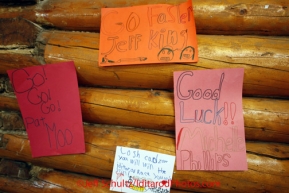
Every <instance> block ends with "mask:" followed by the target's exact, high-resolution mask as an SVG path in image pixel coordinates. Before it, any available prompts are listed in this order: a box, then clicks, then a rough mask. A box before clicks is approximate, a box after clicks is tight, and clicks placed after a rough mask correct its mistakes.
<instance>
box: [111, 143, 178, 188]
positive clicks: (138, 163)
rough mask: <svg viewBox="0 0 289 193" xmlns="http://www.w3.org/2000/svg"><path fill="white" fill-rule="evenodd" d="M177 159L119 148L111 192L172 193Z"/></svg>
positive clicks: (149, 152)
mask: <svg viewBox="0 0 289 193" xmlns="http://www.w3.org/2000/svg"><path fill="white" fill-rule="evenodd" d="M174 164H175V156H171V155H166V154H162V153H157V152H151V151H146V150H140V149H134V148H128V147H121V146H117V147H116V153H115V158H114V165H113V171H112V177H111V183H110V190H112V191H118V192H131V193H135V192H147V193H154V192H169V191H170V187H171V180H172V175H173V170H174Z"/></svg>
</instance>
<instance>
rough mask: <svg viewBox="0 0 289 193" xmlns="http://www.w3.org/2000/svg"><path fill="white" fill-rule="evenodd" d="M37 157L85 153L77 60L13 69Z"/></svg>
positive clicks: (33, 149) (9, 73) (18, 98)
mask: <svg viewBox="0 0 289 193" xmlns="http://www.w3.org/2000/svg"><path fill="white" fill-rule="evenodd" d="M8 75H9V78H10V80H11V83H12V85H13V88H14V92H15V94H16V97H17V100H18V103H19V107H20V110H21V113H22V117H23V121H24V125H25V127H26V131H27V133H28V138H29V140H30V146H31V151H32V156H33V157H40V156H49V155H61V154H74V153H84V152H85V144H84V133H83V125H82V117H81V109H80V99H79V91H78V84H77V77H76V71H75V66H74V63H73V62H64V63H59V64H49V65H44V66H34V67H28V68H23V69H16V70H9V71H8Z"/></svg>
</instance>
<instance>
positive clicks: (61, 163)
mask: <svg viewBox="0 0 289 193" xmlns="http://www.w3.org/2000/svg"><path fill="white" fill-rule="evenodd" d="M84 130H85V142H86V153H85V154H77V155H63V156H51V157H41V158H34V159H33V158H32V157H31V151H30V146H29V141H28V140H27V137H26V136H21V135H9V134H4V135H2V137H1V142H2V144H1V148H0V157H3V158H9V159H14V160H21V161H26V162H31V163H32V164H35V165H39V166H44V167H53V168H56V169H61V170H67V171H71V172H77V173H83V174H89V175H93V176H99V177H104V178H110V177H111V173H112V167H113V162H114V155H115V149H116V146H125V147H133V148H138V149H144V150H149V151H155V152H159V153H165V154H169V155H175V141H174V138H173V137H165V136H160V135H158V134H152V133H145V132H143V131H141V130H132V129H126V128H119V127H107V126H106V127H103V126H92V125H91V126H85V129H84ZM249 143H250V142H247V144H249ZM264 145H265V146H264ZM247 146H248V147H249V148H248V151H249V152H248V153H247V162H248V168H249V169H248V171H244V172H206V171H194V172H191V171H180V170H174V174H173V180H175V181H180V182H182V181H188V180H189V181H198V182H202V181H218V182H220V186H219V187H214V189H213V191H214V192H232V191H234V192H266V191H267V192H286V191H287V189H288V188H289V184H288V183H287V181H288V180H289V177H288V176H289V160H288V159H289V157H288V151H285V152H281V151H279V149H282V150H288V145H285V144H274V147H272V148H268V146H270V144H266V143H265V144H264V143H255V142H254V144H252V146H258V147H260V148H257V149H258V150H257V151H255V149H254V148H251V149H250V146H251V145H247ZM265 148H268V149H267V150H266V152H264V151H262V150H264V149H265ZM259 150H261V152H259ZM268 151H269V153H268ZM267 154H268V155H267ZM173 187H174V188H178V189H185V190H190V191H192V189H189V188H188V187H175V186H173ZM193 191H194V190H193ZM196 191H197V192H211V191H212V189H210V188H202V189H197V190H196Z"/></svg>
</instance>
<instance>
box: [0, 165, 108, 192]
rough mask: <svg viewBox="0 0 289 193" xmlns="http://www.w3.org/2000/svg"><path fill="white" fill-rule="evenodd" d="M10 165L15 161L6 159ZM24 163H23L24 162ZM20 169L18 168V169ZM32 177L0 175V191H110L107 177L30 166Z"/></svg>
mask: <svg viewBox="0 0 289 193" xmlns="http://www.w3.org/2000/svg"><path fill="white" fill-rule="evenodd" d="M7 162H8V163H9V164H10V165H11V164H14V163H15V161H11V160H9V161H7ZM24 164H25V163H24ZM19 171H20V170H19ZM30 173H31V174H32V175H33V178H30V179H22V178H19V177H17V176H16V178H15V177H14V178H12V176H8V177H6V176H0V191H5V192H15V193H19V192H21V193H22V192H23V193H25V192H27V193H30V192H35V193H37V192H39V193H40V192H59V193H60V192H88V193H89V192H101V193H105V192H110V190H109V183H110V181H109V180H108V179H101V178H97V177H90V176H85V175H79V174H74V173H69V172H61V171H55V170H52V169H46V168H40V167H35V166H33V167H32V170H31V171H30Z"/></svg>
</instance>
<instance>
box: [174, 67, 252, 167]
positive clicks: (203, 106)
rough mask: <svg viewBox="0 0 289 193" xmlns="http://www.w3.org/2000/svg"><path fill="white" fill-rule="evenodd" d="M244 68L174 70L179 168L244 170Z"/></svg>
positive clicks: (245, 163)
mask: <svg viewBox="0 0 289 193" xmlns="http://www.w3.org/2000/svg"><path fill="white" fill-rule="evenodd" d="M243 76H244V69H240V68H237V69H219V70H196V71H183V72H174V96H175V118H176V155H177V169H178V170H247V160H246V144H245V129H244V119H243V109H242V86H243Z"/></svg>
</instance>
